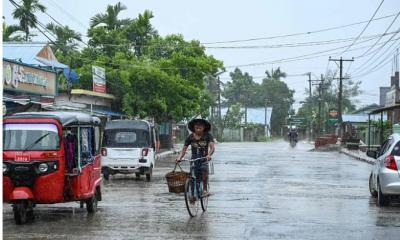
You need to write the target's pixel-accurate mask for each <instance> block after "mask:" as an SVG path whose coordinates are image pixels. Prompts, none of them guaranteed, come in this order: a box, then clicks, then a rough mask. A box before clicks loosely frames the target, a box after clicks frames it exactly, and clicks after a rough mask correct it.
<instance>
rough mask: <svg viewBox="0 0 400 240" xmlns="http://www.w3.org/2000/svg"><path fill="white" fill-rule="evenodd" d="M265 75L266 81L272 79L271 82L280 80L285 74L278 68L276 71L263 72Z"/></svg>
mask: <svg viewBox="0 0 400 240" xmlns="http://www.w3.org/2000/svg"><path fill="white" fill-rule="evenodd" d="M265 74H267V79H273V80H281V78H285V77H286V73H285V72H282V71H281V69H280V68H279V67H278V68H277V69H276V70H274V69H273V68H272V69H271V72H269V71H268V70H267V71H265Z"/></svg>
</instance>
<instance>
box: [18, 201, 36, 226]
mask: <svg viewBox="0 0 400 240" xmlns="http://www.w3.org/2000/svg"><path fill="white" fill-rule="evenodd" d="M13 211H14V220H15V223H16V224H18V225H20V224H25V223H26V222H28V220H33V216H34V215H33V209H29V202H28V201H27V200H25V201H20V202H16V203H14V204H13Z"/></svg>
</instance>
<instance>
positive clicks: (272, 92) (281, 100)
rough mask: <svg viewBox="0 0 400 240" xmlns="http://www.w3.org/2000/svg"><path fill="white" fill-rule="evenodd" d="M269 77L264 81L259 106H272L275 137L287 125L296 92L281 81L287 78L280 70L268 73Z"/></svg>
mask: <svg viewBox="0 0 400 240" xmlns="http://www.w3.org/2000/svg"><path fill="white" fill-rule="evenodd" d="M266 75H267V77H266V78H264V79H263V82H262V84H261V88H259V93H258V96H262V97H261V100H264V99H265V100H264V102H259V103H258V105H260V106H265V104H267V105H268V106H272V115H271V130H272V133H273V134H274V135H280V132H281V129H282V128H283V127H284V126H285V125H286V119H287V117H288V115H289V111H290V110H291V107H292V105H293V103H294V99H293V95H294V90H290V89H289V87H288V86H287V84H286V83H285V82H283V81H281V80H280V79H281V78H284V77H286V73H284V72H282V71H281V70H280V68H278V69H276V70H274V69H272V70H271V72H269V71H266Z"/></svg>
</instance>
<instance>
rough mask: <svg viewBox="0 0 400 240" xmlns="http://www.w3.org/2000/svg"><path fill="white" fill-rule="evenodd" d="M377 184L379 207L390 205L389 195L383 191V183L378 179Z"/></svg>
mask: <svg viewBox="0 0 400 240" xmlns="http://www.w3.org/2000/svg"><path fill="white" fill-rule="evenodd" d="M377 186H378V201H376V203H377V205H378V206H379V207H384V206H387V205H389V197H388V196H386V195H384V194H383V193H382V190H381V184H380V183H379V179H378V184H377Z"/></svg>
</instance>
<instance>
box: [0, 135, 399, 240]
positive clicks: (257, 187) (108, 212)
mask: <svg viewBox="0 0 400 240" xmlns="http://www.w3.org/2000/svg"><path fill="white" fill-rule="evenodd" d="M310 148H311V146H310V145H307V144H305V143H301V144H299V145H298V146H297V147H296V148H295V149H291V148H290V147H289V144H288V143H286V142H283V141H276V142H271V143H222V144H218V145H217V153H216V155H215V173H216V174H215V175H213V176H212V177H211V189H212V190H211V192H212V193H213V195H212V196H211V197H210V201H209V209H208V212H207V213H205V214H203V215H198V216H197V217H196V218H193V219H190V218H189V216H188V214H187V211H186V209H185V205H184V199H183V195H176V194H170V193H168V191H167V185H166V182H165V180H164V175H165V173H167V172H168V171H170V170H171V166H170V165H171V164H168V163H165V162H163V163H160V164H159V168H158V169H157V171H156V172H155V174H154V175H155V176H154V180H153V181H152V182H145V181H143V180H141V181H137V180H135V179H134V177H123V176H121V177H114V178H111V179H110V181H109V182H106V183H104V186H103V201H102V202H99V211H98V212H97V213H96V214H95V215H94V216H91V215H88V214H87V213H86V211H85V210H84V209H79V205H78V204H76V203H71V204H61V205H46V206H40V205H39V206H38V207H37V208H36V209H35V210H36V216H37V217H36V219H35V221H34V222H33V223H30V224H28V225H24V226H16V225H14V221H13V216H12V212H11V207H10V206H9V205H3V206H4V210H3V217H4V223H3V231H4V238H5V239H18V238H21V239H29V238H32V239H37V238H48V239H141V238H146V239H225V238H227V239H400V205H397V206H396V205H394V206H391V207H387V208H382V209H380V208H378V207H376V206H375V200H374V199H371V198H370V197H369V193H368V175H369V171H370V168H371V166H370V165H368V164H366V163H363V162H359V161H356V160H352V159H351V158H349V157H347V156H345V155H343V154H339V153H336V152H309V151H308V150H309V149H310Z"/></svg>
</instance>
